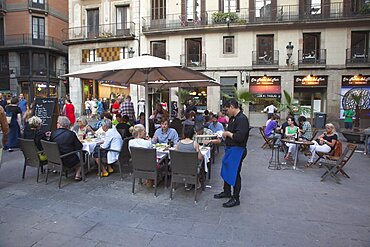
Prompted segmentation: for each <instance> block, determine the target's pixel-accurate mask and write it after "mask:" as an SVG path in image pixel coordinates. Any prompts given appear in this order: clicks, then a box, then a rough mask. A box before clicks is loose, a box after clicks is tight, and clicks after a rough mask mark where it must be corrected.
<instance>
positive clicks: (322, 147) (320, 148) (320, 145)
mask: <svg viewBox="0 0 370 247" xmlns="http://www.w3.org/2000/svg"><path fill="white" fill-rule="evenodd" d="M325 129H326V131H325V132H324V133H323V134H322V135H320V136H319V138H317V139H316V140H315V141H312V142H313V145H310V151H311V157H310V158H309V159H308V163H307V164H306V167H310V166H311V165H312V164H313V161H314V159H315V156H316V152H323V153H329V152H330V151H331V150H333V149H334V147H335V144H336V143H337V141H338V135H337V132H336V131H335V127H334V125H333V124H332V123H327V124H326V125H325Z"/></svg>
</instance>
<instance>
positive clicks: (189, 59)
mask: <svg viewBox="0 0 370 247" xmlns="http://www.w3.org/2000/svg"><path fill="white" fill-rule="evenodd" d="M180 64H181V65H182V66H185V67H189V68H202V69H205V68H206V54H205V53H202V54H182V55H180Z"/></svg>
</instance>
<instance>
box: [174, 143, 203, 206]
mask: <svg viewBox="0 0 370 247" xmlns="http://www.w3.org/2000/svg"><path fill="white" fill-rule="evenodd" d="M170 157H171V163H170V166H171V192H170V198H171V199H172V193H173V185H174V183H184V184H185V183H186V184H194V185H195V189H194V201H195V202H197V187H198V183H199V181H198V177H199V160H198V153H197V152H181V151H176V150H170Z"/></svg>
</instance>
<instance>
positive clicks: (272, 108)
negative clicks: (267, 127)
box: [263, 104, 277, 120]
mask: <svg viewBox="0 0 370 247" xmlns="http://www.w3.org/2000/svg"><path fill="white" fill-rule="evenodd" d="M276 111H277V108H276V107H275V106H274V105H273V104H271V105H268V106H266V107H265V109H263V112H267V120H268V119H270V118H271V116H272V115H274V113H275V112H276Z"/></svg>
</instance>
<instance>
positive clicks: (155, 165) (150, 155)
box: [130, 147, 168, 196]
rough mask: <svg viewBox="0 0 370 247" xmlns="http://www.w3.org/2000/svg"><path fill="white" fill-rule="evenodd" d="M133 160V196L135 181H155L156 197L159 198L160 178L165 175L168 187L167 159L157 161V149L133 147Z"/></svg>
mask: <svg viewBox="0 0 370 247" xmlns="http://www.w3.org/2000/svg"><path fill="white" fill-rule="evenodd" d="M130 149H131V158H132V169H133V172H132V194H135V179H136V178H144V179H154V188H155V189H154V195H155V196H157V186H158V177H159V176H160V175H162V174H163V173H164V176H165V185H166V186H167V177H168V162H167V159H161V160H159V161H157V151H156V149H155V148H138V147H131V148H130Z"/></svg>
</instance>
